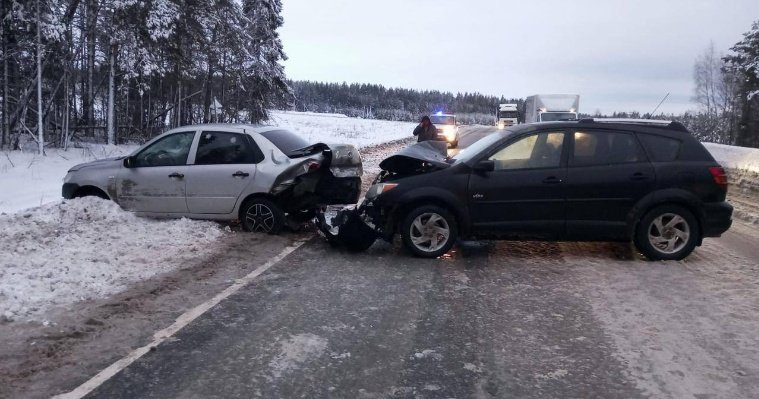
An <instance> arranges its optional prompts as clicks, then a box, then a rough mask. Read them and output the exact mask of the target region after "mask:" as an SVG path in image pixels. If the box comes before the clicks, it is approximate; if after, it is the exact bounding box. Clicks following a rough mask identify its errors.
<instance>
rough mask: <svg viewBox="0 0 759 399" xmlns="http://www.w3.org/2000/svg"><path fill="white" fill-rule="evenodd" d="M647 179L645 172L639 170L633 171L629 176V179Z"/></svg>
mask: <svg viewBox="0 0 759 399" xmlns="http://www.w3.org/2000/svg"><path fill="white" fill-rule="evenodd" d="M648 179H649V177H648V175H647V174H645V173H640V172H636V173H633V174H632V176H630V180H636V181H640V180H648Z"/></svg>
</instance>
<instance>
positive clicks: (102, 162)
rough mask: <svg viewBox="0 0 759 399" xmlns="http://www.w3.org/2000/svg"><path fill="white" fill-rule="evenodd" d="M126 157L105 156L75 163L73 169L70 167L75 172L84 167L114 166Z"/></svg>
mask: <svg viewBox="0 0 759 399" xmlns="http://www.w3.org/2000/svg"><path fill="white" fill-rule="evenodd" d="M124 158H126V157H123V156H122V157H113V158H103V159H97V160H94V161H91V162H85V163H80V164H79V165H74V166H73V167H72V168H71V169H69V172H74V171H77V170H80V169H84V168H98V167H112V166H114V164H117V165H121V161H122V160H123V159H124Z"/></svg>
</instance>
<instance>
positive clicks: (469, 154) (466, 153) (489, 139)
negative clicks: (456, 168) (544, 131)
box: [450, 129, 514, 163]
mask: <svg viewBox="0 0 759 399" xmlns="http://www.w3.org/2000/svg"><path fill="white" fill-rule="evenodd" d="M513 133H514V132H513V131H511V130H508V129H506V130H504V131H501V132H497V133H491V134H489V135H487V136H485V137H483V138H481V139H479V140H477V141H475V142H474V144H472V145H470V146H469V147H467V148H464V149H463V150H461V152H459V153H458V154H456V155H454V156H452V157H451V158H450V162H451V163H459V162H467V161H469V160H470V159H472V158H474V157H475V156H476V155H477V154H479V153H481V152H483V151H485V150H486V149H487V148H488V147H490V146H491V145H493V144H495V143H497V142H498V141H499V140H501V139H502V138H504V137H506V136H509V135H511V134H513Z"/></svg>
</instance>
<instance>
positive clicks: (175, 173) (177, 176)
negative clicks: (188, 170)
mask: <svg viewBox="0 0 759 399" xmlns="http://www.w3.org/2000/svg"><path fill="white" fill-rule="evenodd" d="M169 177H171V178H172V179H174V178H176V179H182V178H184V175H183V174H181V173H179V172H174V173H172V174H170V175H169Z"/></svg>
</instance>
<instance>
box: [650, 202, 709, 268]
mask: <svg viewBox="0 0 759 399" xmlns="http://www.w3.org/2000/svg"><path fill="white" fill-rule="evenodd" d="M699 234H700V232H699V228H698V222H697V221H696V217H695V216H693V213H691V212H690V211H689V210H687V209H685V208H683V207H681V206H678V205H662V206H658V207H656V208H654V209H652V210H650V211H649V212H648V213H646V215H645V216H644V217H643V219H641V220H640V223H638V229H637V231H636V232H635V246H637V247H638V250H640V252H642V253H643V255H645V256H646V257H647V258H648V259H651V260H680V259H683V258H685V257H686V256H688V255H690V253H691V252H693V249H694V248H696V243H697V242H698V239H699Z"/></svg>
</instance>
